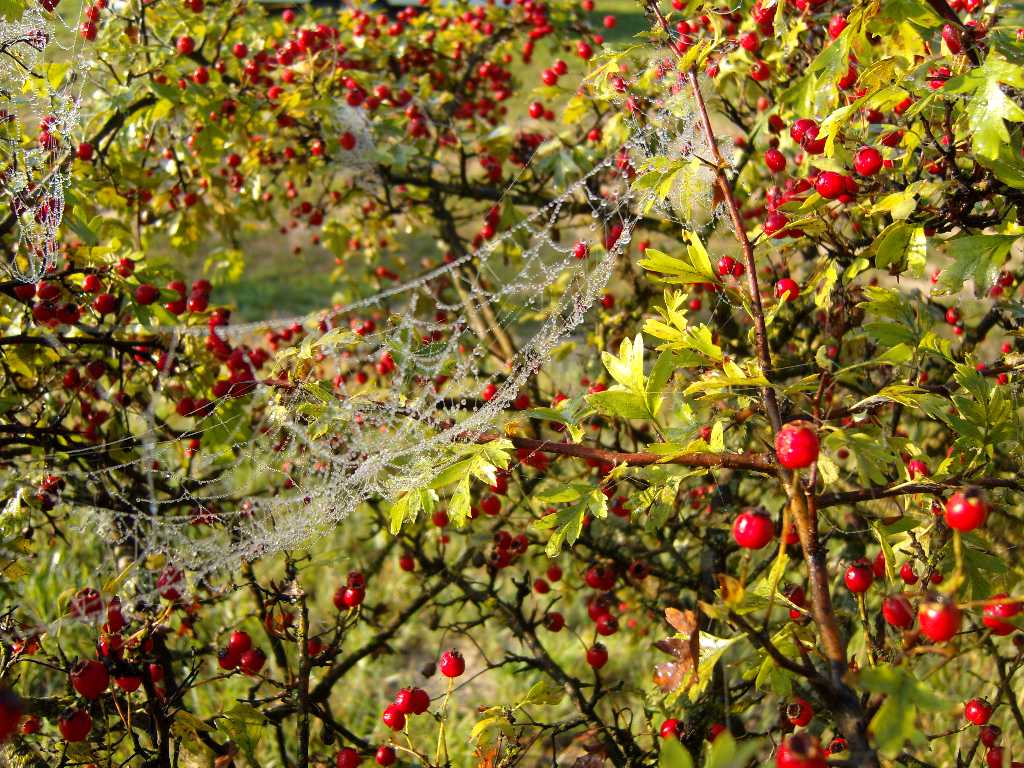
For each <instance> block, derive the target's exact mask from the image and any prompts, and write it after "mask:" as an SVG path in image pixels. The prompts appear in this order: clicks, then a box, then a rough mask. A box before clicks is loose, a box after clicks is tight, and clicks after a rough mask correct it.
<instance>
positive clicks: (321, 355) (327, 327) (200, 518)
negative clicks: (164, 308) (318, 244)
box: [47, 59, 731, 593]
mask: <svg viewBox="0 0 1024 768" xmlns="http://www.w3.org/2000/svg"><path fill="white" fill-rule="evenodd" d="M677 77H678V73H677V72H676V71H675V70H674V69H672V67H671V65H670V64H667V63H666V62H665V61H663V60H658V59H654V60H652V61H651V62H650V63H649V65H648V66H647V68H646V69H642V70H641V71H640V72H639V73H638V74H637V76H636V77H634V78H632V79H631V80H630V82H629V83H628V84H627V85H628V86H632V85H633V84H636V85H637V87H638V88H644V89H646V93H645V96H644V99H643V102H642V103H643V104H644V105H645V106H644V108H642V109H638V108H637V105H636V103H631V104H630V105H629V107H628V109H627V108H626V103H625V99H624V97H621V96H618V95H614V94H615V91H617V90H625V89H613V91H612V94H613V95H611V96H608V95H607V93H605V94H604V95H603V96H602V98H605V99H607V101H608V103H609V105H610V106H611V107H612V108H614V109H617V110H619V111H620V114H621V115H622V118H623V125H624V126H625V127H626V129H627V130H626V131H624V132H623V135H624V137H625V138H624V139H623V140H622V141H621V142H620V143H619V144H618V146H613V147H610V148H608V150H607V153H606V154H605V155H604V156H601V157H599V158H598V159H596V160H594V161H593V162H592V164H591V166H590V167H589V168H587V169H584V170H580V171H578V172H577V173H576V174H575V177H573V178H570V180H568V181H567V182H566V183H565V185H564V186H563V187H562V188H561V189H560V190H557V191H556V193H555V194H553V195H552V197H551V201H550V202H549V203H547V204H546V205H544V206H542V207H540V208H538V209H536V210H533V211H532V212H530V213H529V214H525V213H522V212H520V218H518V219H517V220H515V221H513V222H511V223H506V226H505V227H504V228H503V229H501V231H499V232H496V233H495V234H494V236H493V237H491V238H490V239H489V240H487V241H485V242H483V243H482V244H480V245H479V247H477V248H475V249H470V250H468V251H466V252H458V253H450V254H448V258H446V259H444V260H442V261H441V263H439V264H438V265H437V266H435V267H433V268H432V269H429V270H427V271H425V272H424V273H422V274H420V275H419V276H417V277H415V278H413V279H410V280H407V281H405V282H401V283H399V284H397V285H396V286H394V287H392V288H389V289H388V290H385V291H382V292H379V293H377V294H375V295H373V296H369V297H367V298H362V299H359V300H356V301H353V302H351V303H349V304H347V305H344V306H336V307H333V308H331V309H330V310H327V311H321V312H316V313H312V314H310V315H303V316H297V317H289V318H275V319H273V320H268V321H261V322H254V323H245V324H236V325H231V324H228V325H211V326H209V327H208V326H207V325H206V324H205V323H204V324H203V325H201V326H197V325H180V326H165V327H157V328H153V327H150V328H147V329H142V328H135V329H132V328H129V329H127V330H126V335H127V336H129V337H130V336H131V334H132V333H139V332H142V331H143V330H144V331H145V332H146V333H149V334H154V333H155V334H158V335H161V336H163V337H165V338H167V339H169V340H170V354H169V355H168V357H167V358H166V360H165V361H164V362H163V364H162V367H161V371H160V373H159V374H158V375H157V376H156V377H155V379H154V382H153V390H154V392H153V395H152V397H151V398H150V400H149V402H148V404H147V406H146V408H145V409H144V410H142V411H141V412H138V413H136V414H135V416H134V418H133V419H132V423H133V429H132V436H131V437H129V438H125V439H124V440H123V441H121V442H120V443H106V444H103V445H99V446H94V447H89V448H84V449H81V450H79V451H69V452H65V453H64V454H62V456H60V457H53V458H48V459H47V462H48V467H50V468H52V467H53V466H54V462H59V465H60V467H61V470H62V471H65V467H66V466H69V465H72V464H74V466H76V467H80V466H81V464H82V463H85V462H81V463H79V462H76V461H69V459H70V460H79V459H86V458H88V457H89V456H91V455H98V454H103V456H104V458H105V460H106V462H108V463H106V464H105V465H103V466H101V467H100V468H97V469H86V470H83V469H80V468H79V469H67V470H66V471H65V474H77V475H78V476H79V480H80V481H82V483H80V484H85V485H88V486H90V487H93V488H95V489H96V496H97V505H96V506H95V508H93V509H91V510H89V511H88V512H86V513H84V514H82V515H81V516H80V519H81V520H82V521H83V524H82V529H81V533H82V535H83V536H98V537H99V538H100V539H101V540H102V541H104V542H106V544H107V545H108V546H110V547H111V550H112V553H113V554H114V555H115V557H110V558H106V563H117V562H118V561H119V560H120V561H121V562H123V561H124V559H125V558H129V559H130V560H132V561H135V562H142V561H143V560H145V559H146V558H150V557H151V556H153V555H159V556H161V557H162V558H163V559H164V560H165V561H166V562H167V563H169V565H168V566H167V568H168V569H171V572H172V573H174V574H177V573H178V572H179V571H180V572H187V573H189V574H190V579H191V584H190V585H189V586H188V587H186V586H185V585H184V584H182V585H181V586H180V590H179V591H182V592H184V591H186V589H189V588H195V587H197V586H198V585H200V584H202V583H203V582H204V581H207V580H208V579H211V578H212V577H214V576H215V575H217V574H221V573H223V572H224V571H230V570H232V569H237V566H238V564H239V562H240V561H244V560H252V559H255V558H258V557H261V556H264V555H267V554H271V553H274V552H279V551H282V550H285V549H293V548H298V547H303V546H305V545H306V544H307V543H308V542H309V541H310V540H311V539H313V538H315V537H317V536H318V535H320V534H323V533H325V532H327V531H329V530H330V529H331V528H332V527H333V526H335V525H337V524H338V523H339V522H340V521H342V520H344V519H345V518H346V517H347V516H348V515H350V514H352V513H353V512H355V511H356V510H357V509H358V508H359V507H360V505H363V504H366V503H378V502H381V501H383V502H392V503H393V502H395V501H396V500H398V499H400V498H401V497H402V496H403V495H404V494H408V493H412V492H417V491H419V490H420V489H423V488H426V487H427V486H428V485H429V484H430V482H431V481H432V480H433V479H434V478H436V477H437V476H438V475H439V474H440V473H441V472H443V471H444V470H445V469H450V468H452V467H453V466H454V465H456V464H457V463H458V462H460V461H463V460H464V459H465V458H466V457H467V455H468V451H469V449H470V448H471V447H472V446H474V445H476V444H478V443H479V442H481V441H485V440H487V439H490V437H492V436H494V435H500V434H502V431H503V427H504V425H505V423H506V422H507V421H508V420H509V419H514V418H516V417H517V415H520V416H521V414H517V410H516V408H515V406H516V404H517V398H520V396H521V395H523V394H524V393H528V394H530V396H531V398H532V400H533V402H532V405H534V406H536V405H546V403H542V402H537V399H536V395H537V394H538V393H539V387H538V386H537V381H536V375H537V373H538V372H539V371H540V370H541V369H542V367H543V366H544V365H545V363H547V362H548V361H549V360H550V358H551V355H552V353H553V352H554V351H555V350H556V349H557V348H559V346H560V345H563V344H564V343H565V342H566V341H568V340H571V339H573V338H574V332H576V331H577V329H579V327H580V326H581V324H582V323H583V322H584V320H585V319H586V317H587V313H588V311H589V310H590V308H591V307H592V306H593V304H594V302H595V300H596V299H597V298H598V297H599V296H600V295H601V294H602V292H603V291H604V290H605V287H606V286H607V285H608V283H609V280H610V278H611V277H612V275H613V273H614V272H615V270H616V266H617V265H621V264H622V263H623V262H625V261H628V260H629V259H630V255H629V248H630V244H631V242H632V240H633V239H634V234H635V233H636V231H637V228H638V227H640V226H642V225H643V223H644V220H645V218H650V217H652V216H657V217H659V218H660V220H662V221H668V222H675V223H679V224H683V225H686V226H689V227H693V226H694V222H697V223H699V224H701V225H703V226H708V227H712V228H713V227H714V226H715V224H716V222H717V221H718V220H719V219H720V218H721V211H720V210H719V209H718V208H717V207H716V206H715V204H714V202H713V200H712V195H711V189H712V185H713V182H714V172H713V170H712V169H710V168H708V167H707V166H706V164H704V163H702V162H701V161H700V158H702V157H709V156H711V153H710V152H709V147H708V145H707V143H706V140H705V139H704V138H703V135H702V133H701V131H700V127H699V122H698V117H697V114H696V110H695V102H694V100H693V99H692V95H691V94H689V93H688V92H687V91H686V89H685V86H683V87H682V88H680V83H681V82H682V80H681V78H679V79H677ZM620 79H621V78H620ZM623 82H624V83H625V80H623ZM589 85H590V86H591V87H595V84H594V83H593V82H591V83H590V84H589ZM598 85H600V83H598ZM604 90H605V91H606V92H607V89H604ZM332 119H333V120H334V121H335V122H336V124H338V125H339V126H343V127H346V128H347V129H348V130H350V131H352V132H353V133H355V134H357V135H358V146H359V151H358V152H356V153H350V154H351V157H349V158H347V159H346V162H347V163H348V164H349V166H350V169H351V172H352V175H353V177H354V178H356V179H358V183H361V184H366V185H375V184H383V183H385V182H384V181H383V180H382V179H379V178H374V173H375V165H374V162H373V161H372V159H371V158H372V156H373V134H372V126H370V124H369V123H368V122H367V121H366V120H365V118H364V117H363V116H362V114H361V113H360V112H359V111H358V110H352V109H350V108H346V107H340V108H339V109H338V111H337V113H336V114H335V115H333V116H332ZM720 149H721V151H722V153H723V155H724V156H725V157H727V158H728V157H731V150H730V148H729V147H727V146H723V147H721V148H720ZM542 150H543V148H542V149H541V150H539V151H538V153H537V155H540V154H542ZM537 155H535V156H534V157H535V158H536V157H537ZM666 159H667V160H669V161H672V163H674V165H673V166H672V169H671V170H669V168H668V167H667V166H666V167H665V170H664V173H663V179H662V181H663V182H664V184H663V186H667V187H668V189H669V194H668V195H667V196H665V195H659V194H656V193H655V192H653V191H637V189H636V188H634V186H633V185H632V184H631V179H632V178H635V175H636V173H638V172H650V171H653V172H655V173H662V172H661V171H659V168H660V167H661V165H659V164H664V163H665V161H666ZM535 162H536V160H531V161H529V162H526V163H524V167H523V169H522V171H521V172H520V174H519V175H518V177H517V178H516V179H514V180H513V181H512V182H511V183H510V184H509V185H508V187H507V189H506V196H507V195H510V194H512V193H514V191H515V189H516V185H517V183H519V181H521V180H523V179H526V178H529V176H530V174H531V173H532V172H533V167H534V164H535ZM680 169H682V170H680ZM654 186H655V187H657V186H659V185H654ZM645 189H650V185H648V186H646V187H645ZM502 202H503V201H501V202H498V203H496V207H497V208H499V209H500V207H501V204H502ZM578 242H582V243H585V244H586V247H587V255H586V257H585V258H579V254H578V253H577V249H576V244H577V243H578ZM261 337H262V338H264V339H267V340H269V343H270V344H271V345H272V346H277V347H279V348H280V349H279V350H278V353H277V358H276V361H271V362H268V363H266V364H263V365H261V364H260V363H261V362H262V361H261V360H260V357H262V356H263V355H262V353H260V352H258V351H257V349H258V347H259V345H260V344H259V342H260V339H261ZM54 343H55V344H59V341H57V340H56V339H54ZM201 347H206V348H207V349H212V350H214V351H215V353H218V354H219V355H220V356H221V359H222V360H225V366H226V367H225V370H224V372H222V378H221V380H220V381H219V382H218V384H216V385H215V386H214V396H212V397H210V398H209V401H208V402H197V403H195V404H194V405H193V407H192V409H191V410H192V413H191V414H188V415H186V416H184V417H183V416H181V415H179V414H177V413H176V412H175V406H176V400H177V393H180V391H181V389H182V376H183V375H184V373H185V372H186V371H187V368H188V361H189V360H190V358H191V357H192V355H193V354H194V353H196V352H197V351H198V350H199V349H200V348H201ZM113 395H114V393H113V392H107V393H105V396H106V397H107V398H108V399H111V400H112V399H113ZM195 441H198V444H199V446H200V447H199V450H198V451H196V450H194V447H195V445H196V442H195ZM204 443H205V444H207V445H215V444H216V445H226V446H228V447H227V448H225V449H223V450H219V451H214V450H212V449H211V450H207V449H205V448H204V447H203V445H204ZM111 457H123V459H121V460H120V463H117V462H115V463H114V464H113V465H110V463H109V461H110V458H111ZM520 458H522V457H520ZM125 476H127V477H129V478H133V479H134V482H128V483H124V482H122V481H121V479H120V478H123V477H125ZM140 488H141V489H144V493H141V494H140V493H139V489H140ZM438 493H439V494H440V495H441V497H442V498H441V499H440V500H439V506H441V507H443V506H444V505H445V503H446V501H447V500H446V499H445V498H444V496H445V495H446V494H448V493H450V491H449V490H448V489H444V488H441V489H439V491H438ZM101 498H102V499H105V503H100V502H99V499H101ZM115 509H116V511H114V510H115ZM109 568H110V565H105V564H97V572H101V571H103V570H105V569H109ZM154 576H155V574H152V573H148V574H142V573H140V574H138V575H137V576H134V577H133V588H134V589H135V590H136V591H137V592H139V593H146V592H147V591H151V590H154V589H155V588H156V587H155V586H154Z"/></svg>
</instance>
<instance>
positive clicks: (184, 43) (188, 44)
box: [175, 35, 196, 56]
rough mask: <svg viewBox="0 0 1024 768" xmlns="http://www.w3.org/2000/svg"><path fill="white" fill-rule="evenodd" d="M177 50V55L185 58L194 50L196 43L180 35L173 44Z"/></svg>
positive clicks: (186, 36)
mask: <svg viewBox="0 0 1024 768" xmlns="http://www.w3.org/2000/svg"><path fill="white" fill-rule="evenodd" d="M175 47H176V48H177V49H178V53H180V54H181V55H182V56H187V55H188V54H190V53H192V52H193V51H194V50H195V49H196V41H195V40H193V39H192V38H191V37H189V36H188V35H182V36H181V37H179V38H178V42H177V43H176V44H175Z"/></svg>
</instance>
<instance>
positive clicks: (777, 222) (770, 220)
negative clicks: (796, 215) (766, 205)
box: [761, 211, 789, 237]
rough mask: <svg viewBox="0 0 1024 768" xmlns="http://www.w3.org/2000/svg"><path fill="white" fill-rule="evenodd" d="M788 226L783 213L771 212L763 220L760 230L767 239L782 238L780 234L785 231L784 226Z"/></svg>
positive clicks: (787, 220)
mask: <svg viewBox="0 0 1024 768" xmlns="http://www.w3.org/2000/svg"><path fill="white" fill-rule="evenodd" d="M787 224H789V219H788V218H786V215H785V214H784V213H781V212H780V211H772V212H771V213H769V214H768V216H767V218H765V220H764V224H762V225H761V229H763V230H764V233H765V234H766V235H768V236H769V237H776V236H778V237H782V234H781V233H782V232H783V230H785V228H786V225H787Z"/></svg>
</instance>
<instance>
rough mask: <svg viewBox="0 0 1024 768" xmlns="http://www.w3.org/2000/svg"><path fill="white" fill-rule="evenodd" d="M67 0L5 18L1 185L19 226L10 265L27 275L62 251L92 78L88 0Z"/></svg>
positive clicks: (5, 222)
mask: <svg viewBox="0 0 1024 768" xmlns="http://www.w3.org/2000/svg"><path fill="white" fill-rule="evenodd" d="M30 1H31V0H30ZM59 3H60V0H41V2H40V4H39V5H35V4H34V3H33V4H32V5H31V6H29V7H27V8H25V10H23V11H22V12H21V14H20V16H18V17H17V18H14V19H9V18H2V17H0V83H2V85H0V162H2V167H3V169H4V171H3V174H2V176H0V190H2V191H3V195H4V197H5V199H6V202H7V204H8V212H7V214H6V216H4V217H3V219H2V220H0V222H2V223H0V228H2V229H3V231H5V232H6V231H11V230H16V231H17V233H18V249H17V252H16V253H15V254H13V258H10V257H9V258H8V262H7V268H8V271H9V272H10V273H11V274H12V275H14V276H15V277H17V278H19V279H21V280H24V281H26V282H33V281H36V280H38V279H39V278H40V277H42V276H43V275H44V274H45V272H46V271H47V269H49V268H50V267H52V266H53V264H54V263H55V260H56V257H57V251H58V242H57V234H58V230H59V229H60V226H61V221H62V219H63V214H64V192H65V190H66V189H67V184H68V180H69V167H70V164H71V162H72V159H73V145H72V138H73V137H74V136H75V134H76V132H77V128H78V120H79V101H80V97H81V90H82V84H83V83H84V81H85V76H84V74H85V73H84V72H83V71H82V69H81V66H80V64H81V55H80V54H81V36H80V35H79V34H78V23H79V20H80V18H79V17H80V14H81V11H82V8H83V7H84V6H83V5H82V4H78V5H76V6H75V8H74V10H73V11H71V9H70V8H65V9H63V10H65V11H66V12H67V13H68V14H69V15H67V16H64V15H62V14H61V9H58V5H59ZM66 5H68V6H70V5H71V3H70V2H68V3H66Z"/></svg>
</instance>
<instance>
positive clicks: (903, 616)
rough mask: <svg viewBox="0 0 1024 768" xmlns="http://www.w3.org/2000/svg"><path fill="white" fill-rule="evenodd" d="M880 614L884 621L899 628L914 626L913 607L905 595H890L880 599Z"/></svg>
mask: <svg viewBox="0 0 1024 768" xmlns="http://www.w3.org/2000/svg"><path fill="white" fill-rule="evenodd" d="M882 616H883V617H884V618H885V620H886V622H887V623H888V624H890V625H892V626H894V627H898V628H899V629H910V628H911V627H912V626H914V609H913V607H912V606H911V605H910V601H909V600H908V599H907V597H906V595H902V594H899V595H890V596H889V597H887V598H885V600H883V601H882Z"/></svg>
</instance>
